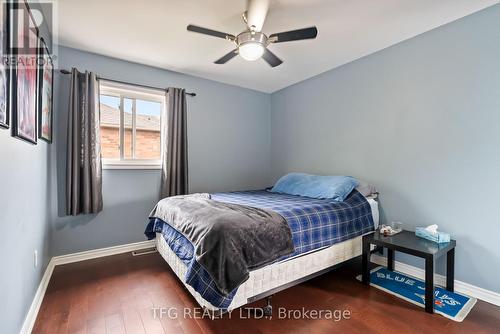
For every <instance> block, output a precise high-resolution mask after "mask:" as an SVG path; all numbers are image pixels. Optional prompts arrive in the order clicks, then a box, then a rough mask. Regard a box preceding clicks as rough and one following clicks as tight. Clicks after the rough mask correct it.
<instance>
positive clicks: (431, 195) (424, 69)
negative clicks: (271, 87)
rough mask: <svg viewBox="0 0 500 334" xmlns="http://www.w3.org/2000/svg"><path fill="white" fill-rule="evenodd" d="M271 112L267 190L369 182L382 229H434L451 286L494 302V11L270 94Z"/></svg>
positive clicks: (497, 114)
mask: <svg viewBox="0 0 500 334" xmlns="http://www.w3.org/2000/svg"><path fill="white" fill-rule="evenodd" d="M271 110H272V123H271V124H272V127H271V128H272V137H271V143H272V149H271V152H272V171H273V177H274V179H276V178H277V177H279V176H280V175H282V174H284V173H287V172H291V171H306V172H311V173H320V174H349V175H354V176H357V177H360V178H363V179H366V180H367V181H370V182H371V183H373V184H374V185H376V186H377V187H378V189H379V190H380V193H381V196H380V204H381V208H382V210H383V212H382V217H383V218H384V219H385V221H401V222H403V223H404V225H405V227H406V228H410V229H412V228H414V227H415V226H421V225H428V224H433V223H435V224H439V227H440V229H441V230H443V231H447V232H450V233H451V234H452V236H453V238H456V239H457V240H458V246H457V251H456V259H457V263H456V278H457V279H459V280H462V281H465V282H468V283H471V284H474V285H477V286H479V287H482V288H486V289H490V290H493V291H496V292H500V281H499V280H498V279H496V276H497V274H498V268H499V267H500V257H499V254H500V243H499V242H498V235H499V234H500V217H499V216H498V213H497V210H498V207H499V193H498V189H499V188H500V181H499V180H500V178H499V172H500V150H499V144H500V5H496V6H494V7H491V8H489V9H486V10H483V11H481V12H479V13H476V14H473V15H471V16H468V17H466V18H464V19H461V20H459V21H456V22H453V23H451V24H448V25H445V26H443V27H440V28H438V29H435V30H433V31H430V32H427V33H425V34H422V35H420V36H417V37H415V38H412V39H410V40H408V41H405V42H403V43H400V44H397V45H395V46H393V47H390V48H388V49H385V50H383V51H381V52H378V53H376V54H373V55H370V56H367V57H365V58H362V59H360V60H357V61H354V62H352V63H350V64H347V65H345V66H342V67H340V68H337V69H334V70H332V71H329V72H327V73H324V74H322V75H319V76H317V77H314V78H312V79H309V80H306V81H303V82H301V83H298V84H296V85H293V86H291V87H288V88H286V89H284V90H281V91H279V92H276V93H274V94H272V98H271ZM397 259H398V260H403V261H409V262H410V263H412V264H415V263H417V264H420V263H418V262H416V261H415V260H412V259H410V258H409V257H404V256H397ZM439 269H440V270H441V271H442V269H443V263H440V264H439Z"/></svg>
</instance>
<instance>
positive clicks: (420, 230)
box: [415, 227, 451, 244]
mask: <svg viewBox="0 0 500 334" xmlns="http://www.w3.org/2000/svg"><path fill="white" fill-rule="evenodd" d="M415 235H416V236H417V237H420V238H425V239H427V240H430V241H434V242H437V243H438V244H442V243H445V242H450V239H451V238H450V234H449V233H444V232H437V233H432V232H429V231H427V230H426V229H425V227H417V228H416V229H415Z"/></svg>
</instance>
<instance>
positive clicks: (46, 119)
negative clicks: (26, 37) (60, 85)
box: [38, 38, 54, 143]
mask: <svg viewBox="0 0 500 334" xmlns="http://www.w3.org/2000/svg"><path fill="white" fill-rule="evenodd" d="M39 59H40V60H41V59H43V64H39V65H40V68H39V70H38V71H39V72H38V93H39V95H38V137H39V138H40V139H43V140H45V141H47V142H49V143H52V122H53V119H54V115H53V108H52V103H53V102H52V97H53V93H52V88H53V78H54V65H53V63H52V58H51V57H50V52H49V49H48V48H47V45H46V44H45V40H44V39H43V38H40V54H39Z"/></svg>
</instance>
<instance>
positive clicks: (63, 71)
mask: <svg viewBox="0 0 500 334" xmlns="http://www.w3.org/2000/svg"><path fill="white" fill-rule="evenodd" d="M59 72H61V73H62V74H71V72H70V71H68V70H64V69H63V70H59ZM97 80H104V81H111V82H116V83H120V84H125V85H132V86H139V87H144V88H149V89H156V90H162V91H164V90H165V88H160V87H154V86H148V85H141V84H136V83H132V82H126V81H120V80H114V79H108V78H103V77H99V76H98V77H97ZM166 91H167V92H168V88H167V89H166ZM186 95H189V96H196V93H186Z"/></svg>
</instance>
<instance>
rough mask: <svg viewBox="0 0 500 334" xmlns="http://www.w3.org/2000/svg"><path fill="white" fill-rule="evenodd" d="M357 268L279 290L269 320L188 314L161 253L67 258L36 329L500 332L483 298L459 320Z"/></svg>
mask: <svg viewBox="0 0 500 334" xmlns="http://www.w3.org/2000/svg"><path fill="white" fill-rule="evenodd" d="M360 272H361V265H360V261H357V260H355V261H354V262H352V263H350V264H348V265H346V266H343V267H342V268H340V269H337V270H335V271H332V272H330V273H328V274H325V275H323V276H321V277H318V278H316V279H313V280H311V281H308V282H306V283H304V284H301V285H298V286H296V287H293V288H290V289H288V290H285V291H283V292H281V293H278V294H277V295H275V296H274V297H273V305H274V314H273V317H272V319H266V318H263V319H255V318H252V317H250V316H249V315H248V313H247V312H246V311H245V312H243V311H242V312H240V310H235V311H234V312H233V313H232V314H231V318H229V316H228V315H227V314H226V315H225V316H224V317H223V318H222V319H216V320H210V319H208V318H207V317H205V318H201V319H194V318H193V317H189V316H187V317H184V316H183V312H184V309H185V308H186V309H187V310H188V311H190V310H193V309H194V308H196V307H197V306H198V305H197V304H196V301H195V300H194V299H193V298H192V297H191V295H190V294H189V292H187V290H186V289H185V288H184V286H183V285H182V284H181V282H180V281H179V280H178V279H177V277H176V276H175V274H174V273H173V272H172V271H171V270H170V268H169V267H168V265H167V264H166V263H165V262H164V261H163V259H162V258H161V256H160V255H159V254H150V255H143V256H138V257H133V256H131V255H130V254H122V255H116V256H110V257H105V258H100V259H95V260H89V261H84V262H79V263H74V264H67V265H63V266H58V267H56V268H55V271H54V274H53V276H52V279H51V281H50V283H49V286H48V289H47V293H46V295H45V298H44V300H43V303H42V306H41V309H40V312H39V314H38V318H37V320H36V324H35V327H34V329H33V333H47V334H55V333H89V334H90V333H128V334H133V333H331V332H339V333H398V334H400V333H442V332H446V333H474V334H479V333H498V330H499V328H500V308H499V307H496V306H494V305H491V304H488V303H485V302H482V301H478V303H477V304H476V306H475V307H474V309H473V310H472V311H471V313H470V314H469V315H468V316H467V318H466V319H465V320H464V322H462V323H458V322H454V321H451V320H448V319H446V318H444V317H442V316H440V315H437V314H434V315H430V314H427V313H425V312H424V311H423V309H422V308H419V307H417V306H415V305H413V304H410V303H407V302H405V301H402V300H400V299H398V298H396V297H394V296H392V295H389V294H386V293H384V292H382V291H379V290H377V289H375V288H368V287H365V286H363V285H362V284H361V283H359V282H358V281H357V280H356V279H355V276H356V275H357V274H359V273H360ZM263 303H264V302H263V301H259V302H256V303H254V304H252V305H251V306H254V307H260V306H262V305H263ZM155 307H163V308H165V311H170V312H171V315H172V317H170V318H169V317H167V316H163V317H161V318H159V317H156V318H155V317H154V312H155V311H154V308H155ZM278 307H282V308H286V309H287V310H301V309H302V308H303V307H304V308H305V309H306V310H314V309H315V310H331V311H334V310H349V312H350V313H351V315H350V319H343V320H340V321H335V320H333V319H326V317H325V316H323V318H322V319H316V320H312V319H279V315H278V310H277V308H278ZM175 311H177V312H178V314H177V315H178V316H177V317H175V313H174V312H175ZM156 312H158V313H157V314H159V311H156ZM186 312H187V311H186ZM192 314H194V313H192ZM199 315H202V314H199ZM247 317H250V318H247Z"/></svg>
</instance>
